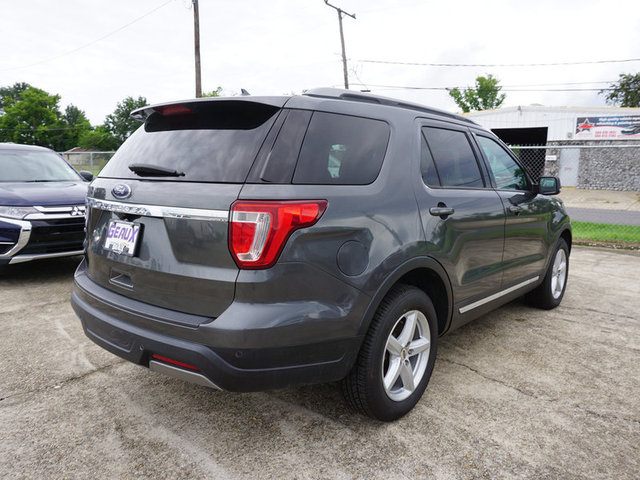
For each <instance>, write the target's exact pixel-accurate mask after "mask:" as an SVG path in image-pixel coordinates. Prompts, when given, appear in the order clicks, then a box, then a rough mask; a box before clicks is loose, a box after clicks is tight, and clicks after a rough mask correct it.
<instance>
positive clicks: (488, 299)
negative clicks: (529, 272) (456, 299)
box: [458, 276, 540, 313]
mask: <svg viewBox="0 0 640 480" xmlns="http://www.w3.org/2000/svg"><path fill="white" fill-rule="evenodd" d="M539 279H540V276H537V277H533V278H530V279H529V280H525V281H524V282H522V283H519V284H517V285H514V286H513V287H509V288H507V289H506V290H502V291H501V292H498V293H494V294H493V295H491V296H489V297H486V298H483V299H481V300H478V301H477V302H473V303H470V304H469V305H466V306H464V307H460V308H459V309H458V311H459V312H460V313H467V312H469V311H471V310H473V309H474V308H478V307H481V306H482V305H485V304H487V303H489V302H492V301H494V300H497V299H498V298H500V297H504V296H505V295H508V294H509V293H511V292H515V291H516V290H518V289H520V288H522V287H526V286H527V285H530V284H532V283H534V282H537V281H538V280H539Z"/></svg>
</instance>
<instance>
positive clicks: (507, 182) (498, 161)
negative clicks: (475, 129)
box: [477, 135, 528, 190]
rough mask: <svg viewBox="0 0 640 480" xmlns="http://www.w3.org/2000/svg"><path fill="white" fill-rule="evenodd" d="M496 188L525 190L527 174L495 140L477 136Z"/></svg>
mask: <svg viewBox="0 0 640 480" xmlns="http://www.w3.org/2000/svg"><path fill="white" fill-rule="evenodd" d="M477 138H478V143H479V144H480V147H481V148H482V151H483V152H484V156H485V157H486V158H487V161H488V163H489V168H490V169H491V174H492V175H493V179H494V180H495V182H496V188H497V189H498V190H526V189H527V186H528V183H527V176H526V174H525V172H524V170H523V169H522V167H521V166H520V165H518V164H517V163H516V161H515V160H514V159H513V158H511V156H510V155H509V154H508V153H507V152H506V151H505V150H504V148H502V147H501V146H500V144H498V143H497V142H496V141H494V140H492V139H490V138H487V137H482V136H480V135H478V136H477Z"/></svg>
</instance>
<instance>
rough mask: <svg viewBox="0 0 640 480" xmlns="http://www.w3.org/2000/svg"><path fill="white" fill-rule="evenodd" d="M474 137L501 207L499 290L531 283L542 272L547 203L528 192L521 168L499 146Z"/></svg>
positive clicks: (524, 175)
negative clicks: (503, 221) (502, 239)
mask: <svg viewBox="0 0 640 480" xmlns="http://www.w3.org/2000/svg"><path fill="white" fill-rule="evenodd" d="M475 137H476V139H477V141H478V145H479V146H480V149H481V151H482V153H483V154H484V157H485V159H486V160H487V164H488V166H489V169H490V171H491V175H492V176H493V181H494V184H495V188H496V192H497V193H498V195H500V198H501V200H502V203H503V205H504V212H505V216H506V224H505V243H504V257H503V269H504V274H503V279H502V285H503V288H510V287H512V286H514V285H520V284H523V283H526V282H533V281H535V280H536V279H537V276H538V275H540V272H541V271H542V270H543V269H544V264H545V252H546V251H547V249H548V247H547V245H546V243H547V241H548V240H547V238H548V235H547V234H548V231H547V230H548V220H549V219H548V217H549V215H550V212H549V211H548V202H545V201H543V200H542V197H539V196H538V195H535V194H534V193H532V184H531V179H530V178H529V177H528V176H527V174H526V172H525V169H524V168H523V167H522V166H521V165H520V164H519V163H518V162H517V161H516V160H515V158H514V157H513V156H512V155H510V154H509V152H508V151H507V150H506V149H505V148H504V147H503V146H502V145H500V144H499V143H498V142H496V141H495V140H494V139H493V138H490V137H489V136H485V135H482V134H477V135H476V136H475ZM523 286H524V285H523Z"/></svg>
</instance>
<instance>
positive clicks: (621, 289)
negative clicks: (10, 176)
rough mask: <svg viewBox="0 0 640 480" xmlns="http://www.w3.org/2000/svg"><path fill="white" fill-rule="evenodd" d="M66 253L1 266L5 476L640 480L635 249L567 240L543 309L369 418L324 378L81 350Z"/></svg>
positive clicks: (448, 353)
mask: <svg viewBox="0 0 640 480" xmlns="http://www.w3.org/2000/svg"><path fill="white" fill-rule="evenodd" d="M76 265H77V259H63V260H57V261H46V262H42V263H31V264H22V265H15V266H11V267H4V268H2V269H0V439H1V441H0V478H3V479H4V478H7V479H14V478H16V479H17V478H46V479H51V478H56V479H57V478H81V479H89V478H118V479H123V478H154V479H165V478H166V479H173V478H184V479H201V478H202V479H204V478H215V479H227V478H229V479H236V478H240V479H244V478H252V479H254V478H285V479H294V478H295V479H318V478H328V479H329V478H331V479H333V478H338V479H351V478H362V479H370V478H380V479H383V478H384V479H412V478H441V479H467V478H491V479H496V478H530V479H589V480H591V479H601V478H602V479H604V478H611V479H639V478H640V255H639V254H638V253H637V252H635V253H634V252H619V251H612V250H604V249H589V248H585V247H575V248H574V250H573V252H572V256H571V268H570V277H569V284H568V290H567V293H566V296H565V299H564V302H563V304H562V305H561V306H560V307H559V308H558V309H556V310H554V311H548V312H547V311H538V310H534V309H531V308H529V307H527V306H525V305H524V304H523V303H521V302H518V301H516V302H513V303H511V304H509V305H507V306H505V307H503V308H501V309H499V310H498V311H496V312H494V313H492V314H490V315H488V316H486V317H484V318H481V319H479V320H477V321H475V322H473V323H471V324H469V325H467V326H465V327H463V328H461V329H459V330H457V331H456V332H454V333H452V334H450V335H448V336H446V337H443V338H442V339H441V342H440V346H439V352H438V359H437V362H436V367H435V371H434V375H433V377H432V379H431V383H430V385H429V387H428V389H427V392H426V394H425V396H424V397H423V398H422V400H421V401H420V403H419V404H418V405H417V407H416V408H415V410H414V411H413V412H412V413H410V414H409V415H408V416H406V417H404V418H403V419H401V420H399V421H397V422H395V423H392V424H382V423H378V422H375V421H372V420H369V419H367V418H365V417H362V416H359V415H357V414H355V413H353V412H351V411H349V410H348V409H347V407H346V406H345V405H344V403H343V402H342V399H341V397H340V394H339V391H338V389H337V387H336V385H315V386H306V387H300V388H290V389H285V390H277V391H270V392H264V393H252V394H232V393H225V392H212V391H208V390H205V389H204V388H202V387H198V386H193V385H190V384H187V383H183V382H181V381H179V380H175V379H170V378H166V377H164V376H161V375H160V374H156V373H152V372H149V371H147V370H146V369H144V368H141V367H138V366H135V365H132V364H129V363H126V362H124V361H121V360H120V359H118V358H117V357H115V356H113V355H111V354H110V353H108V352H106V351H103V350H102V349H100V348H99V347H97V346H95V345H94V344H93V343H91V342H90V341H89V340H88V339H87V338H86V337H85V336H84V333H83V332H82V329H81V327H80V323H79V321H78V320H77V319H76V317H75V315H74V314H73V311H72V310H71V306H70V304H69V295H70V292H71V288H72V273H73V270H74V268H75V266H76Z"/></svg>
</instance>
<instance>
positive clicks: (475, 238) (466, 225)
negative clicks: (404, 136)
mask: <svg viewBox="0 0 640 480" xmlns="http://www.w3.org/2000/svg"><path fill="white" fill-rule="evenodd" d="M420 143H421V148H420V153H421V161H420V163H421V178H419V180H418V188H417V200H418V204H419V208H420V213H421V217H422V224H423V227H424V231H425V237H426V241H427V248H428V250H429V253H430V255H431V256H433V257H434V258H436V259H438V260H439V261H440V263H441V264H442V265H443V266H444V268H445V269H446V270H447V273H448V275H449V278H450V280H451V282H452V287H453V292H454V297H455V298H454V303H455V307H454V311H455V313H456V314H457V313H460V312H459V308H460V307H461V306H462V305H464V304H468V303H471V302H473V301H475V300H477V299H479V298H483V297H485V296H487V295H489V292H495V291H496V290H498V289H499V287H500V284H501V280H502V271H501V263H502V250H503V243H504V209H503V206H502V202H501V200H500V197H499V196H498V195H497V194H496V192H495V191H494V190H493V189H492V188H491V186H490V185H489V183H488V179H487V174H486V171H485V170H484V169H483V168H482V164H481V163H480V162H478V159H477V158H476V151H475V149H474V147H473V144H472V141H471V139H470V134H469V132H468V130H467V129H465V128H464V127H458V126H455V125H450V124H445V123H440V122H424V123H422V124H421V131H420Z"/></svg>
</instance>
